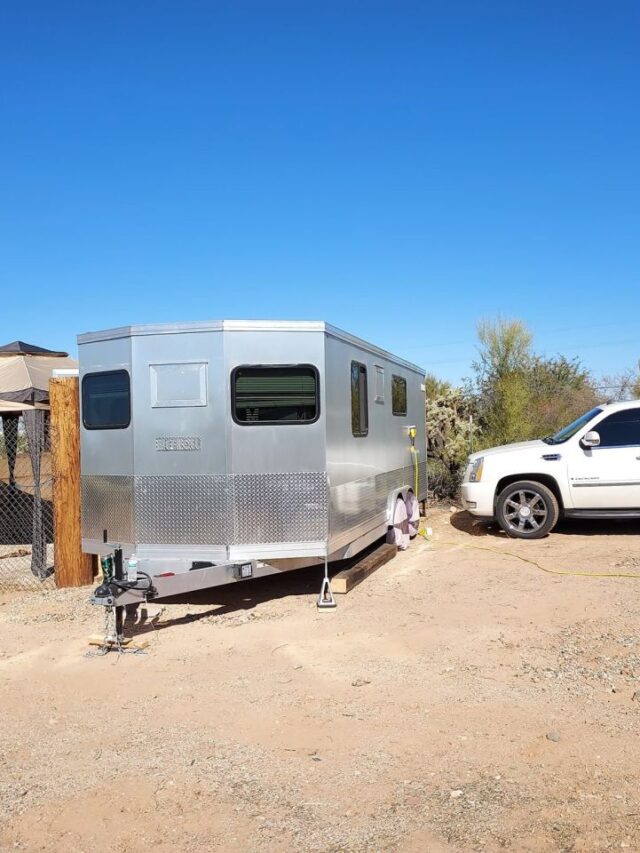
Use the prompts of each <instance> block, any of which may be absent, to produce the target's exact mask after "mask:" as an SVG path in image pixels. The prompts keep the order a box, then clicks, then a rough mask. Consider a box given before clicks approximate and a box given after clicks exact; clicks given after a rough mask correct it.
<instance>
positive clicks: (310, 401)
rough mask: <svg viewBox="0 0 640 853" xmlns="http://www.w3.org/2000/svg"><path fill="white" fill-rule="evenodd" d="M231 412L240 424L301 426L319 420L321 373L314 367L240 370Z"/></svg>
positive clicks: (236, 374) (235, 379)
mask: <svg viewBox="0 0 640 853" xmlns="http://www.w3.org/2000/svg"><path fill="white" fill-rule="evenodd" d="M231 396H232V399H231V409H232V412H233V417H234V420H235V421H236V422H237V423H239V424H297V423H312V422H313V421H316V420H318V416H319V405H318V371H317V370H316V369H315V367H312V366H311V365H297V366H294V367H291V366H282V367H279V366H278V367H276V366H268V367H267V366H265V367H258V366H257V367H237V368H236V369H235V370H234V371H233V374H232V378H231Z"/></svg>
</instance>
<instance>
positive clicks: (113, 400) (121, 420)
mask: <svg viewBox="0 0 640 853" xmlns="http://www.w3.org/2000/svg"><path fill="white" fill-rule="evenodd" d="M82 423H83V424H84V426H85V429H125V428H126V427H128V426H129V424H130V423H131V381H130V379H129V374H128V373H127V371H126V370H110V371H105V372H104V373H87V374H86V376H85V377H84V378H83V380H82Z"/></svg>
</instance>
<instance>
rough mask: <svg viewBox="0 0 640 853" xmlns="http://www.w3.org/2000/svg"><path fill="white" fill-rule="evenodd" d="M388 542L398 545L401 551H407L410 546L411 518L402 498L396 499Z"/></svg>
mask: <svg viewBox="0 0 640 853" xmlns="http://www.w3.org/2000/svg"><path fill="white" fill-rule="evenodd" d="M387 542H390V543H391V544H392V545H396V546H397V547H398V549H399V550H400V551H406V550H407V548H408V547H409V520H408V517H407V507H406V506H405V503H404V501H403V500H402V498H399V499H398V500H397V501H396V508H395V510H394V513H393V527H391V528H390V530H389V534H388V536H387Z"/></svg>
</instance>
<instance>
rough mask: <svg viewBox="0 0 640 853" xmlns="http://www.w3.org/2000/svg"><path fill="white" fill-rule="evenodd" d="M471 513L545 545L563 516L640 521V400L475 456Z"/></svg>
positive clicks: (469, 481) (466, 494) (466, 490)
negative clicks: (544, 538)
mask: <svg viewBox="0 0 640 853" xmlns="http://www.w3.org/2000/svg"><path fill="white" fill-rule="evenodd" d="M462 501H463V505H464V507H465V509H467V510H468V511H469V512H470V513H471V514H472V515H475V516H478V517H479V518H483V519H486V520H487V521H489V520H496V521H497V522H498V524H499V525H500V527H502V529H503V530H504V531H505V533H507V534H508V535H509V536H515V537H518V538H520V539H540V538H541V537H542V536H546V535H547V533H549V531H550V530H552V529H553V528H554V527H555V525H556V523H557V521H558V519H559V518H560V517H561V516H564V517H571V518H640V400H635V401H633V402H631V403H610V404H607V405H602V406H598V407H597V408H596V409H592V410H591V411H590V412H587V414H586V415H583V416H582V417H581V418H578V419H577V420H575V421H574V422H573V423H572V424H569V426H568V427H565V428H564V429H561V430H560V432H557V433H556V434H555V435H550V436H549V437H548V438H543V439H541V440H539V441H525V442H523V443H521V444H505V445H503V446H502V447H492V448H491V449H490V450H483V451H482V452H481V453H474V454H472V455H471V456H470V457H469V464H468V465H467V469H466V471H465V474H464V480H463V482H462Z"/></svg>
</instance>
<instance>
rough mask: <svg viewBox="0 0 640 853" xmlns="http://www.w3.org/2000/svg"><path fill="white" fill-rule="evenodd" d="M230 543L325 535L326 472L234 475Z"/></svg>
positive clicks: (313, 538)
mask: <svg viewBox="0 0 640 853" xmlns="http://www.w3.org/2000/svg"><path fill="white" fill-rule="evenodd" d="M233 481H234V508H235V513H234V521H235V525H234V537H233V542H232V543H231V544H234V545H245V544H250V543H262V542H315V541H325V540H326V538H327V527H328V525H327V517H328V489H327V475H326V473H325V472H324V471H321V472H303V471H301V472H292V473H285V474H236V475H234V476H233Z"/></svg>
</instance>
